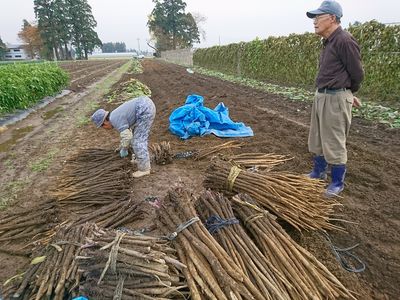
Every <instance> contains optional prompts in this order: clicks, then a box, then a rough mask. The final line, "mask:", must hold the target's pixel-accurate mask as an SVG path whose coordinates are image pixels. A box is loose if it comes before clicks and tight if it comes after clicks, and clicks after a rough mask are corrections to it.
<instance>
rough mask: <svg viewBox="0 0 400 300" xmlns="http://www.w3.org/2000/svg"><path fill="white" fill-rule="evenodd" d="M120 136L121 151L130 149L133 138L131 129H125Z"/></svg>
mask: <svg viewBox="0 0 400 300" xmlns="http://www.w3.org/2000/svg"><path fill="white" fill-rule="evenodd" d="M119 136H120V139H121V141H120V146H119V148H120V149H128V148H129V145H130V143H131V140H132V137H133V135H132V131H131V130H130V129H129V128H128V129H125V130H124V131H122V132H121V133H120V134H119Z"/></svg>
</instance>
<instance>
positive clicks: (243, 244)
mask: <svg viewBox="0 0 400 300" xmlns="http://www.w3.org/2000/svg"><path fill="white" fill-rule="evenodd" d="M196 210H197V211H198V212H199V215H200V216H201V218H202V220H204V223H205V225H206V228H207V229H208V230H209V231H210V233H212V234H213V236H214V238H215V239H216V240H217V241H218V243H219V244H220V245H221V246H222V247H223V248H224V249H225V251H226V252H227V253H228V255H229V256H230V257H231V258H232V259H233V260H234V262H235V263H236V265H237V266H239V267H240V268H241V269H242V271H243V273H244V274H246V275H247V276H249V278H250V279H251V281H252V282H253V283H254V285H256V286H257V288H258V289H259V290H260V291H262V293H263V295H264V296H265V298H266V299H288V300H289V299H294V298H291V297H290V291H291V289H292V286H291V284H290V283H289V281H287V280H286V279H285V276H283V275H282V273H281V272H280V271H279V270H278V269H277V268H275V266H274V265H273V264H272V262H271V261H270V260H269V259H268V258H267V257H266V256H264V254H262V253H261V251H260V250H259V249H258V248H257V246H256V245H255V244H254V242H253V241H252V240H251V238H250V237H249V235H248V234H247V233H246V232H245V230H244V229H243V227H242V225H241V224H239V220H238V219H236V217H235V215H234V214H233V210H232V206H231V203H230V202H229V200H228V199H227V198H225V197H224V196H223V195H222V194H219V193H215V192H212V191H206V192H204V193H203V194H202V195H201V196H200V198H199V203H198V204H197V205H196ZM297 299H299V298H297Z"/></svg>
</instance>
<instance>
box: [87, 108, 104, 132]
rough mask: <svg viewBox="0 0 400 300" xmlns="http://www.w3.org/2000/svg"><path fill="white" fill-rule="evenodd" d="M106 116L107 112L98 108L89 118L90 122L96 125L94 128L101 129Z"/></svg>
mask: <svg viewBox="0 0 400 300" xmlns="http://www.w3.org/2000/svg"><path fill="white" fill-rule="evenodd" d="M107 114H108V111H106V110H104V109H102V108H100V109H98V110H96V111H95V112H94V114H93V115H92V117H91V120H92V121H93V123H94V124H96V127H97V128H98V127H101V125H103V123H104V120H105V119H106V117H107Z"/></svg>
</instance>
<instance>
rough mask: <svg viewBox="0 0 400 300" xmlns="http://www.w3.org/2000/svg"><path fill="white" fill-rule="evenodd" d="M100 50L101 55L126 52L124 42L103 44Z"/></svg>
mask: <svg viewBox="0 0 400 300" xmlns="http://www.w3.org/2000/svg"><path fill="white" fill-rule="evenodd" d="M101 50H102V51H103V53H116V52H117V53H123V52H127V51H126V45H125V43H124V42H116V43H113V42H109V43H103V46H102V47H101Z"/></svg>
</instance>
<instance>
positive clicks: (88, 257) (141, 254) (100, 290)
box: [77, 231, 187, 300]
mask: <svg viewBox="0 0 400 300" xmlns="http://www.w3.org/2000/svg"><path fill="white" fill-rule="evenodd" d="M168 244H169V242H168V241H166V240H161V239H159V238H154V237H150V236H132V235H127V234H124V233H121V232H118V231H103V232H101V233H100V234H98V235H97V236H96V237H95V238H94V239H93V242H92V246H90V247H87V248H86V249H85V250H84V251H83V252H82V254H81V255H80V256H78V257H77V261H78V265H79V269H80V270H81V271H82V274H83V278H84V280H82V282H81V285H80V292H81V294H83V295H86V296H88V297H89V298H90V299H100V300H101V299H160V300H161V299H170V298H174V299H185V295H184V293H186V294H187V292H185V291H181V290H182V289H186V285H184V284H183V283H182V282H181V281H180V274H181V273H180V272H179V269H182V268H186V266H185V265H183V264H182V263H180V262H179V261H177V260H176V259H175V256H174V254H175V250H173V249H172V248H170V247H169V246H168Z"/></svg>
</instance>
